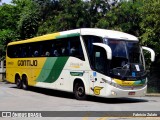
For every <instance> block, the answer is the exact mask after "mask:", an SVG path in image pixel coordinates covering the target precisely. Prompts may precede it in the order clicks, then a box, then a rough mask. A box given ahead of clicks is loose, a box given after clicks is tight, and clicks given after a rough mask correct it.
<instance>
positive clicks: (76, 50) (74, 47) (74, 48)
mask: <svg viewBox="0 0 160 120" xmlns="http://www.w3.org/2000/svg"><path fill="white" fill-rule="evenodd" d="M69 46H70V51H69V52H70V56H73V57H77V58H79V59H81V60H84V54H83V50H82V45H81V42H80V38H79V37H72V38H70V44H69Z"/></svg>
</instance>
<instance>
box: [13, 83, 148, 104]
mask: <svg viewBox="0 0 160 120" xmlns="http://www.w3.org/2000/svg"><path fill="white" fill-rule="evenodd" d="M11 88H15V89H18V88H17V87H13V86H12V87H11ZM28 91H32V92H36V93H40V94H44V95H48V96H54V97H61V98H68V99H75V98H74V95H73V93H69V92H64V91H58V90H52V89H45V88H38V87H30V88H29V90H28ZM86 100H87V101H91V102H98V103H107V104H125V103H140V102H148V100H146V99H144V98H141V97H139V98H101V97H96V96H87V99H86Z"/></svg>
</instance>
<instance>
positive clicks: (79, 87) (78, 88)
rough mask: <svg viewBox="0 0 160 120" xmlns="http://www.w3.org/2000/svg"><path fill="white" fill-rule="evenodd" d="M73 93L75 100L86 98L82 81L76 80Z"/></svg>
mask: <svg viewBox="0 0 160 120" xmlns="http://www.w3.org/2000/svg"><path fill="white" fill-rule="evenodd" d="M74 95H75V98H76V99H77V100H84V99H86V94H85V88H84V85H83V83H82V82H77V83H75V85H74Z"/></svg>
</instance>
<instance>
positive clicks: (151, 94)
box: [145, 93, 160, 97]
mask: <svg viewBox="0 0 160 120" xmlns="http://www.w3.org/2000/svg"><path fill="white" fill-rule="evenodd" d="M145 96H151V97H160V93H147V94H146V95H145Z"/></svg>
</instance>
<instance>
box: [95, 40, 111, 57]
mask: <svg viewBox="0 0 160 120" xmlns="http://www.w3.org/2000/svg"><path fill="white" fill-rule="evenodd" d="M92 44H93V45H95V46H99V47H102V48H104V49H105V51H106V54H107V59H108V60H112V50H111V48H110V47H109V46H108V45H106V44H103V43H92Z"/></svg>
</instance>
